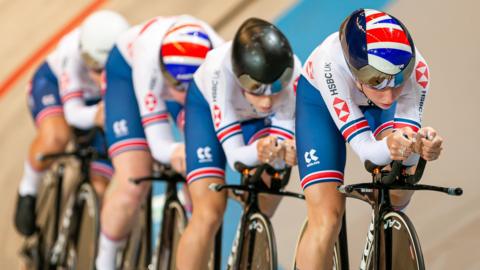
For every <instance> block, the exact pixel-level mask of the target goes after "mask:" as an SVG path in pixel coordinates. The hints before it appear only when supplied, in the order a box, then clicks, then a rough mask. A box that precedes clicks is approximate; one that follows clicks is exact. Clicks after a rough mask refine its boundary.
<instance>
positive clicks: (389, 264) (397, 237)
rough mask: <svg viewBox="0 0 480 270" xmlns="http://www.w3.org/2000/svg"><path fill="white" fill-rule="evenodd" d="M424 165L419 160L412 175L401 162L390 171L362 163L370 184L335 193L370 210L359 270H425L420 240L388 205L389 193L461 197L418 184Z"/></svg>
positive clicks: (453, 190)
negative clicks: (425, 191) (354, 199)
mask: <svg viewBox="0 0 480 270" xmlns="http://www.w3.org/2000/svg"><path fill="white" fill-rule="evenodd" d="M425 165H426V161H425V160H424V159H422V158H421V159H420V161H419V163H418V165H417V168H416V171H415V174H413V175H409V174H407V173H406V167H404V166H403V165H402V163H401V161H394V162H393V163H392V164H391V170H385V169H384V166H378V165H375V164H373V163H371V162H369V161H366V162H365V168H366V169H367V171H369V172H370V173H371V174H372V182H371V183H360V184H353V185H342V186H340V187H338V190H339V191H340V192H341V193H343V194H345V195H346V196H347V197H352V198H356V199H360V200H362V201H364V202H367V203H368V204H370V206H371V207H372V219H371V222H370V226H369V229H368V234H367V240H366V243H365V249H364V251H363V254H362V259H361V262H360V269H361V270H366V269H368V270H372V269H375V270H377V269H382V270H383V269H385V270H400V269H401V270H417V269H418V270H424V269H425V262H424V259H423V253H422V249H421V246H420V240H419V238H418V235H417V233H416V231H415V228H414V226H413V223H412V222H411V221H410V219H409V218H408V216H407V215H406V214H405V213H404V212H402V211H399V210H396V209H395V208H394V207H393V206H392V203H391V199H390V191H392V190H430V191H436V192H442V193H445V194H448V195H452V196H460V195H462V193H463V190H462V189H461V188H458V187H457V188H446V187H438V186H431V185H422V184H417V183H418V181H420V179H421V178H422V175H423V171H424V169H425Z"/></svg>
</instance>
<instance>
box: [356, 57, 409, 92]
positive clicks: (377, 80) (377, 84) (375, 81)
mask: <svg viewBox="0 0 480 270" xmlns="http://www.w3.org/2000/svg"><path fill="white" fill-rule="evenodd" d="M414 65H415V57H413V58H412V59H411V60H410V62H409V63H408V65H407V67H406V68H405V69H403V70H402V71H401V72H399V73H397V74H394V75H391V74H386V73H383V72H380V71H378V70H377V69H375V68H374V67H372V66H370V65H366V66H364V67H362V68H360V69H356V68H354V67H352V66H350V65H348V66H349V68H350V70H351V71H352V73H353V75H354V76H355V77H356V78H357V80H359V81H360V82H361V83H363V84H366V85H368V86H370V87H371V88H374V89H377V90H382V89H385V88H387V87H393V88H395V87H399V86H400V85H402V84H403V83H404V82H405V81H406V80H407V79H408V78H410V75H411V74H412V71H413V66H414Z"/></svg>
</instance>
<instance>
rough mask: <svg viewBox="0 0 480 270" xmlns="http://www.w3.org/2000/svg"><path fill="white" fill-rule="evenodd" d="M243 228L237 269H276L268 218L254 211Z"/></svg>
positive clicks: (275, 252) (272, 236)
mask: <svg viewBox="0 0 480 270" xmlns="http://www.w3.org/2000/svg"><path fill="white" fill-rule="evenodd" d="M244 228H245V229H244V231H243V235H242V238H243V244H242V247H241V250H238V256H240V257H239V258H238V260H237V262H238V263H237V265H238V268H237V269H239V270H247V269H248V270H250V269H258V270H276V269H277V250H276V246H275V235H274V233H273V228H272V224H271V223H270V221H269V220H268V218H266V217H265V216H264V215H263V214H261V213H254V214H252V215H250V216H249V217H248V219H247V221H246V224H245V227H244Z"/></svg>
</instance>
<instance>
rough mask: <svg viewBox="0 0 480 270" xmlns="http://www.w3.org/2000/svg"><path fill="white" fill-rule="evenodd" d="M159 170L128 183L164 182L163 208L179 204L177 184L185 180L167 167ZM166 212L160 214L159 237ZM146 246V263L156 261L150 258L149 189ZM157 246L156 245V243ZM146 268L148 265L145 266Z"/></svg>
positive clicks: (149, 196)
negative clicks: (165, 185) (173, 203)
mask: <svg viewBox="0 0 480 270" xmlns="http://www.w3.org/2000/svg"><path fill="white" fill-rule="evenodd" d="M159 167H160V170H159V171H158V172H156V173H154V174H153V175H152V176H147V177H141V178H135V179H130V182H132V183H134V184H135V185H138V184H140V183H142V182H150V181H156V182H166V183H167V187H166V191H165V203H164V206H167V205H170V204H171V203H172V202H179V203H180V200H179V198H178V195H177V194H178V190H177V183H179V182H180V183H182V182H185V178H184V177H183V176H182V175H180V174H178V173H176V172H175V171H173V170H172V169H171V168H170V167H169V166H166V165H163V164H161V165H160V166H159ZM164 209H165V208H164ZM166 214H167V212H166V211H163V213H162V224H161V228H160V231H159V235H164V234H163V230H165V227H166V226H165V225H164V222H165V221H166V220H167V219H166ZM145 216H146V220H145V224H146V235H147V236H148V237H146V241H147V243H146V245H147V251H146V254H147V262H151V261H154V260H158V258H156V256H157V254H156V253H155V255H153V256H152V249H151V244H152V243H151V234H152V218H151V216H152V191H151V189H150V191H149V193H148V196H147V203H146V214H145ZM157 244H158V243H157ZM146 267H148V265H146Z"/></svg>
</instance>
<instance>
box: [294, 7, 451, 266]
mask: <svg viewBox="0 0 480 270" xmlns="http://www.w3.org/2000/svg"><path fill="white" fill-rule="evenodd" d="M429 76H430V74H429V71H428V66H427V63H426V61H425V59H424V58H423V57H422V55H421V54H420V52H419V51H418V50H417V49H416V48H415V46H414V43H413V41H412V38H411V37H410V35H409V33H408V31H407V28H406V27H405V26H404V25H403V24H402V23H401V22H400V21H399V20H398V19H396V18H395V17H393V16H391V15H389V14H387V13H384V12H381V11H377V10H372V9H359V10H357V11H355V12H353V13H352V14H351V15H350V16H348V17H347V18H346V19H345V21H344V22H343V23H342V25H341V27H340V31H339V32H336V33H333V34H332V35H330V36H329V37H328V38H327V39H325V41H323V43H322V44H320V45H319V46H318V47H317V48H316V49H315V50H314V51H313V52H312V54H311V55H310V56H309V58H308V60H307V62H306V64H305V65H304V70H303V73H302V76H301V78H300V80H299V83H298V91H297V106H296V108H297V110H296V117H297V118H296V136H297V151H298V155H299V156H301V157H302V158H301V159H300V160H299V170H300V175H301V185H302V188H303V189H304V192H305V196H306V200H307V210H308V211H307V213H308V219H309V226H308V229H307V231H306V233H305V237H303V238H302V241H301V243H300V245H299V249H298V252H297V257H296V258H297V261H296V263H297V264H296V265H297V266H298V268H299V269H302V270H303V269H331V268H332V265H331V264H332V259H331V258H332V251H333V245H334V242H335V240H336V238H337V235H338V233H339V231H340V226H341V218H342V215H343V213H344V208H345V198H344V197H343V196H342V195H341V194H340V193H339V192H338V191H337V190H336V187H337V186H338V185H340V184H342V183H343V178H344V175H343V172H344V167H345V142H348V143H349V144H350V146H351V147H352V149H353V150H354V152H355V153H356V154H357V155H358V156H359V157H360V159H361V160H362V161H365V160H370V161H372V162H374V163H375V164H378V165H385V164H388V163H390V162H391V161H392V160H403V163H404V164H405V165H409V166H410V165H412V166H413V165H416V163H417V161H418V157H419V155H420V156H422V157H423V158H425V159H426V160H435V159H437V158H438V157H439V155H440V152H441V150H442V138H441V137H440V136H439V135H438V133H437V132H436V131H435V130H434V129H433V128H431V127H421V118H422V112H423V105H424V102H425V96H426V94H427V92H428V88H429V84H430V83H429ZM412 168H413V167H412ZM411 195H412V194H411V193H407V192H395V194H392V203H393V204H394V205H396V206H397V207H398V208H403V207H405V206H406V205H407V203H408V202H409V200H410V197H411Z"/></svg>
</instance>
